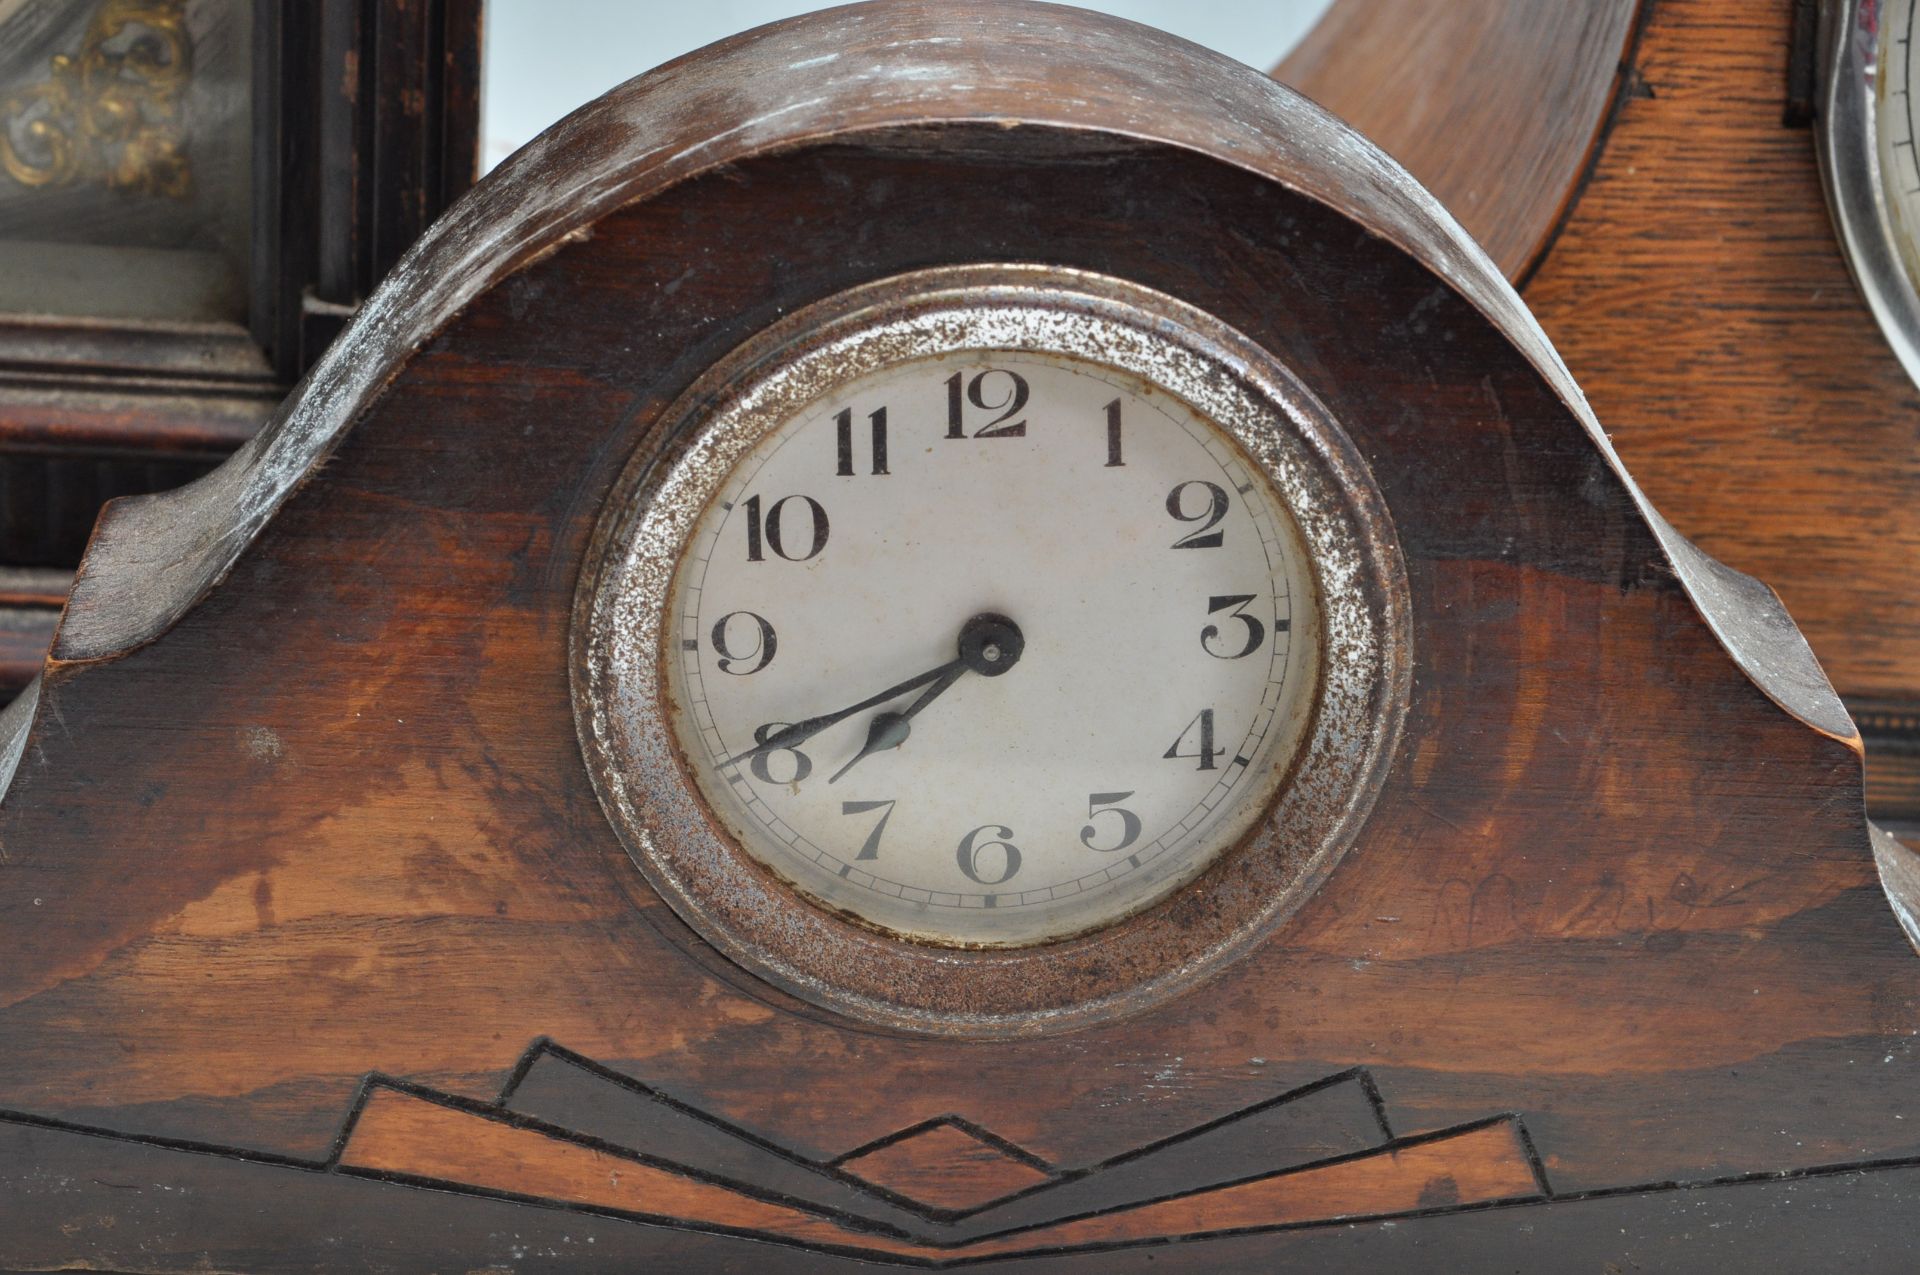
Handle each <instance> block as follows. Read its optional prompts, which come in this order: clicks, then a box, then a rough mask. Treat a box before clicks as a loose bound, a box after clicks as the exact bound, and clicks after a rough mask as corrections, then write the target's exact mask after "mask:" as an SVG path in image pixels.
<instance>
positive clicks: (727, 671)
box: [662, 351, 1320, 945]
mask: <svg viewBox="0 0 1920 1275" xmlns="http://www.w3.org/2000/svg"><path fill="white" fill-rule="evenodd" d="M1313 580H1314V575H1313V571H1312V569H1311V565H1310V563H1309V562H1308V560H1307V556H1306V552H1305V550H1304V548H1303V547H1302V541H1301V537H1300V533H1299V530H1298V528H1297V527H1296V525H1295V523H1294V522H1293V520H1292V518H1291V517H1290V516H1289V514H1288V512H1287V509H1286V507H1285V505H1284V504H1283V503H1282V501H1281V500H1280V499H1279V498H1278V496H1276V494H1275V492H1274V488H1273V486H1272V484H1271V483H1270V482H1269V481H1268V480H1267V479H1266V477H1265V476H1264V474H1263V473H1262V471H1261V470H1260V469H1259V468H1258V467H1256V466H1255V465H1254V464H1253V463H1251V462H1250V461H1249V460H1248V459H1247V457H1246V456H1245V454H1244V453H1243V452H1242V451H1241V450H1240V449H1239V447H1238V446H1237V445H1236V444H1235V443H1234V442H1233V441H1232V440H1231V439H1230V438H1229V437H1228V436H1227V435H1226V434H1225V433H1224V432H1222V431H1221V430H1220V429H1218V428H1217V427H1216V426H1215V425H1214V424H1213V423H1211V422H1209V421H1207V420H1205V419H1203V418H1202V417H1201V416H1200V415H1199V414H1197V413H1196V412H1195V411H1194V410H1193V409H1192V408H1190V407H1189V406H1187V405H1186V404H1185V403H1184V402H1183V401H1181V400H1179V399H1177V398H1176V397H1174V396H1173V395H1172V394H1171V393H1169V392H1167V391H1166V390H1164V389H1161V388H1159V387H1157V386H1154V385H1152V384H1149V383H1147V382H1145V381H1143V380H1141V379H1140V378H1138V377H1136V376H1134V375H1131V374H1129V373H1125V372H1121V371H1118V370H1115V369H1113V368H1109V367H1106V366H1104V365H1101V364H1097V363H1093V362H1088V361H1085V360H1082V359H1078V358H1072V357H1067V356H1061V355H1053V354H1038V353H1026V352H1005V351H1001V352H991V351H958V352H951V353H947V354H942V355H938V356H933V357H924V358H919V359H916V360H912V361H907V362H901V363H896V364H893V365H891V366H884V367H881V368H880V369H879V370H877V371H873V372H870V373H868V374H866V375H863V376H861V377H859V378H858V379H855V380H852V381H850V382H848V383H845V384H843V385H841V386H839V387H837V388H836V389H835V390H834V391H833V392H832V393H831V394H830V395H828V396H826V397H823V398H820V399H817V400H815V401H813V402H812V403H811V404H810V405H808V406H807V407H805V408H803V409H802V410H800V411H798V412H796V413H794V414H793V415H792V416H791V417H790V418H789V419H785V420H781V421H777V422H774V423H773V424H772V426H771V428H770V429H769V431H768V432H767V434H766V435H765V437H763V438H762V439H761V441H760V442H759V443H758V444H757V445H756V446H755V447H754V448H753V449H752V450H751V451H749V452H748V453H747V454H746V455H745V456H744V458H743V459H742V460H740V461H739V462H738V463H737V464H736V465H735V466H734V467H733V469H732V471H731V472H730V473H729V474H728V476H727V477H726V478H725V479H724V480H723V481H722V482H721V484H720V486H719V490H718V491H717V493H716V494H715V495H714V497H713V499H712V500H711V501H710V503H709V504H708V505H707V507H706V509H705V512H704V513H703V514H701V516H700V517H699V519H698V521H697V523H696V524H695V527H694V530H693V532H692V534H691V536H690V538H689V540H688V542H687V545H686V548H685V550H684V552H683V554H682V556H681V559H680V562H679V565H678V567H677V568H676V571H675V576H674V580H673V587H672V590H671V593H670V596H669V604H668V608H669V609H668V617H667V622H666V624H664V625H663V627H662V638H663V647H664V649H663V652H662V660H663V673H664V674H665V686H666V689H667V697H668V699H669V701H670V703H671V720H672V728H673V731H674V733H675V735H676V738H677V743H678V748H679V750H680V752H681V753H682V755H683V757H684V760H685V763H686V765H687V768H688V770H689V771H690V772H691V775H692V778H693V779H694V781H695V782H696V784H697V786H698V788H699V790H700V791H701V793H702V794H703V795H704V796H705V798H706V800H707V803H708V805H709V807H710V808H711V810H712V811H713V812H714V813H715V815H717V817H718V818H719V820H720V822H721V823H722V824H723V825H724V826H725V827H726V829H727V830H728V831H729V832H730V833H731V835H732V836H733V837H734V838H736V839H737V840H738V842H739V844H740V845H741V846H742V848H743V849H745V850H746V851H747V852H748V853H749V854H751V855H752V856H753V857H754V858H756V859H757V860H759V861H760V862H761V863H762V864H763V865H765V866H766V867H767V868H769V869H770V870H771V871H772V872H774V873H775V874H777V875H778V876H779V877H781V878H783V879H784V880H785V881H787V882H788V883H790V884H791V885H792V886H794V887H795V888H797V889H798V890H799V891H801V892H802V893H804V894H805V895H807V896H809V897H811V899H813V900H814V901H815V902H816V903H818V904H820V905H823V906H825V907H827V908H829V909H831V910H834V911H838V912H841V913H844V914H848V915H851V916H852V917H854V918H856V919H858V920H859V921H861V922H863V923H865V924H867V925H870V926H873V927H877V928H879V929H882V930H884V931H888V932H892V933H897V934H901V935H905V936H908V937H911V938H914V939H918V940H922V941H931V942H936V943H948V944H955V945H1019V944H1030V943H1036V942H1043V941H1046V940H1049V939H1056V938H1061V937H1064V936H1068V935H1072V934H1076V933H1080V932H1083V931H1086V930H1090V929H1093V928H1096V927H1099V926H1101V925H1104V924H1107V923H1110V922H1112V921H1114V920H1117V919H1119V918H1121V917H1124V916H1126V915H1128V914H1130V913H1133V912H1135V911H1137V910H1139V909H1140V908H1142V907H1145V906H1147V905H1148V904H1151V903H1153V902H1154V901H1156V900H1158V899H1160V898H1163V897H1164V896H1166V895H1167V894H1168V893H1169V892H1171V891H1172V890H1174V889H1176V888H1177V887H1179V886H1180V885H1182V884H1183V883H1185V882H1187V881H1190V880H1192V879H1193V878H1194V877H1195V876H1196V875H1197V874H1199V873H1200V872H1201V871H1202V870H1204V869H1205V868H1206V866H1207V865H1208V864H1209V863H1210V862H1212V861H1213V860H1214V859H1215V858H1216V857H1217V856H1218V855H1219V854H1220V853H1221V852H1222V851H1224V850H1226V849H1227V848H1229V847H1230V846H1232V845H1233V844H1234V843H1235V842H1236V841H1237V840H1238V839H1239V838H1240V837H1241V836H1242V835H1243V834H1245V833H1246V832H1247V830H1248V829H1249V827H1250V826H1251V825H1252V824H1253V822H1254V821H1255V820H1256V819H1258V818H1259V817H1260V815H1261V814H1262V813H1263V812H1264V811H1265V809H1266V808H1267V806H1268V804H1269V803H1270V802H1271V800H1272V799H1273V797H1274V795H1275V792H1276V790H1277V788H1278V786H1279V785H1280V783H1281V782H1282V781H1283V779H1284V778H1285V775H1286V773H1287V770H1288V768H1289V765H1290V763H1291V761H1292V760H1293V757H1294V754H1295V752H1296V751H1297V749H1298V748H1299V746H1300V741H1301V739H1302V737H1303V736H1304V734H1305V731H1306V727H1307V725H1308V722H1309V718H1310V716H1311V711H1312V702H1313V699H1314V689H1315V681H1316V677H1317V670H1318V668H1319V664H1320V650H1319V642H1320V621H1319V608H1318V606H1317V605H1316V594H1315V588H1314V583H1313Z"/></svg>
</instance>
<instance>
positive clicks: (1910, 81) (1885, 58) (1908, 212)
mask: <svg viewBox="0 0 1920 1275" xmlns="http://www.w3.org/2000/svg"><path fill="white" fill-rule="evenodd" d="M1917 7H1920V0H1891V2H1890V3H1886V4H1883V5H1882V6H1881V9H1880V15H1881V17H1880V56H1879V69H1880V74H1879V82H1878V84H1877V85H1876V86H1875V87H1876V91H1877V96H1878V98H1879V101H1878V108H1877V109H1876V110H1875V111H1874V117H1873V118H1874V145H1875V147H1876V149H1877V150H1878V153H1879V158H1880V186H1881V191H1882V193H1883V195H1884V197H1885V200H1886V205H1887V209H1888V214H1889V216H1890V217H1891V219H1892V222H1893V229H1894V241H1895V243H1896V244H1897V245H1898V248H1899V252H1900V262H1901V264H1902V265H1903V266H1904V267H1905V268H1906V272H1907V278H1908V279H1909V280H1910V281H1911V280H1920V156H1916V155H1915V153H1914V152H1915V138H1916V137H1920V129H1916V126H1915V116H1916V113H1917V112H1920V107H1916V106H1915V104H1914V101H1913V93H1912V89H1913V85H1914V78H1915V77H1914V72H1915V70H1916V69H1920V49H1915V48H1914V46H1913V40H1912V39H1911V36H1912V33H1913V20H1914V13H1915V10H1916V8H1917Z"/></svg>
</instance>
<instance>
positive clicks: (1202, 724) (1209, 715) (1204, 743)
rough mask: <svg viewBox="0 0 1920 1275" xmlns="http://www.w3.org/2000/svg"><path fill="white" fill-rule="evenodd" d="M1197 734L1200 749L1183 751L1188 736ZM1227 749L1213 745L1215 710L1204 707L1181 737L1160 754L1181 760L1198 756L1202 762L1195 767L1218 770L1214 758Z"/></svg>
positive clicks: (1188, 724)
mask: <svg viewBox="0 0 1920 1275" xmlns="http://www.w3.org/2000/svg"><path fill="white" fill-rule="evenodd" d="M1195 735H1197V736H1198V742H1199V748H1198V750H1197V751H1195V752H1190V753H1189V752H1182V751H1181V749H1182V747H1183V746H1184V745H1185V744H1186V742H1187V740H1188V738H1189V737H1190V736H1195ZM1226 751H1227V750H1226V749H1224V748H1215V747H1214V746H1213V710H1212V709H1210V708H1203V709H1201V710H1200V715H1199V716H1198V717H1195V718H1194V719H1193V720H1192V721H1190V722H1188V723H1187V727H1186V729H1185V730H1183V731H1181V732H1180V737H1179V738H1178V739H1175V740H1174V741H1173V744H1172V746H1171V747H1169V748H1168V749H1167V751H1166V752H1164V753H1161V754H1160V755H1161V756H1162V757H1164V758H1166V759H1167V760H1168V761H1179V760H1181V759H1184V758H1187V757H1197V758H1199V759H1200V764H1199V765H1198V766H1196V767H1195V768H1194V769H1196V770H1217V769H1219V768H1218V767H1217V766H1215V765H1214V764H1213V759H1214V758H1216V757H1218V756H1220V755H1221V754H1222V753H1224V752H1226Z"/></svg>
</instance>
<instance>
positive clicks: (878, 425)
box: [833, 407, 887, 478]
mask: <svg viewBox="0 0 1920 1275" xmlns="http://www.w3.org/2000/svg"><path fill="white" fill-rule="evenodd" d="M867 421H868V423H869V425H871V427H872V430H873V472H874V475H875V476H876V477H877V476H879V475H881V474H884V473H886V472H887V409H886V408H884V407H882V408H878V409H876V410H875V411H873V412H871V413H869V414H868V416H867ZM833 424H834V429H835V432H836V438H835V443H836V446H835V452H836V455H837V456H838V457H839V461H840V464H839V467H838V468H836V469H835V470H834V471H833V472H834V473H835V474H836V475H838V476H839V477H841V478H851V477H853V409H852V408H851V407H843V408H841V409H840V411H839V413H838V414H837V415H835V416H834V418H833Z"/></svg>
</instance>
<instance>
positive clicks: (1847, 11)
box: [1815, 0, 1920, 382]
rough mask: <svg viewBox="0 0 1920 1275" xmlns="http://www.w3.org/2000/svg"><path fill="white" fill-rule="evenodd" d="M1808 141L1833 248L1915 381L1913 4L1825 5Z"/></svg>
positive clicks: (1919, 71)
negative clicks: (1819, 79)
mask: <svg viewBox="0 0 1920 1275" xmlns="http://www.w3.org/2000/svg"><path fill="white" fill-rule="evenodd" d="M1822 9H1823V13H1822V17H1821V25H1822V29H1823V30H1824V32H1825V41H1826V47H1825V49H1824V53H1823V57H1822V67H1823V71H1822V73H1823V75H1824V83H1823V84H1822V86H1821V91H1820V103H1819V105H1820V109H1819V127H1818V130H1817V131H1816V134H1815V137H1816V140H1817V142H1818V147H1819V155H1820V171H1821V177H1822V180H1823V182H1824V183H1825V185H1826V190H1827V202H1828V206H1829V207H1830V209H1831V211H1832V213H1833V220H1834V226H1835V229H1836V230H1837V231H1838V233H1839V237H1840V245H1841V248H1842V250H1843V251H1844V252H1845V253H1846V257H1847V264H1848V266H1849V268H1850V269H1851V270H1852V272H1853V277H1854V281H1855V282H1856V283H1857V284H1858V285H1859V288H1860V293H1861V295H1862V297H1864V298H1865V300H1866V302H1867V307H1868V309H1869V310H1871V311H1872V312H1873V316H1874V318H1875V319H1876V320H1877V321H1878V322H1879V324H1880V330H1881V331H1882V332H1883V333H1884V334H1885V335H1886V338H1887V342H1888V344H1889V345H1890V346H1892V348H1893V351H1894V353H1895V354H1896V355H1897V356H1899V358H1900V361H1901V363H1902V364H1903V365H1904V366H1905V368H1906V370H1907V374H1908V376H1910V377H1912V378H1913V379H1914V380H1915V381H1916V382H1920V157H1917V156H1916V152H1915V143H1916V138H1920V131H1917V128H1920V123H1917V121H1920V106H1916V105H1915V102H1914V96H1913V89H1914V84H1915V80H1916V76H1917V75H1920V49H1916V48H1915V46H1914V40H1913V33H1914V27H1915V16H1916V14H1920V0H1825V2H1824V3H1823V5H1822Z"/></svg>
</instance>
